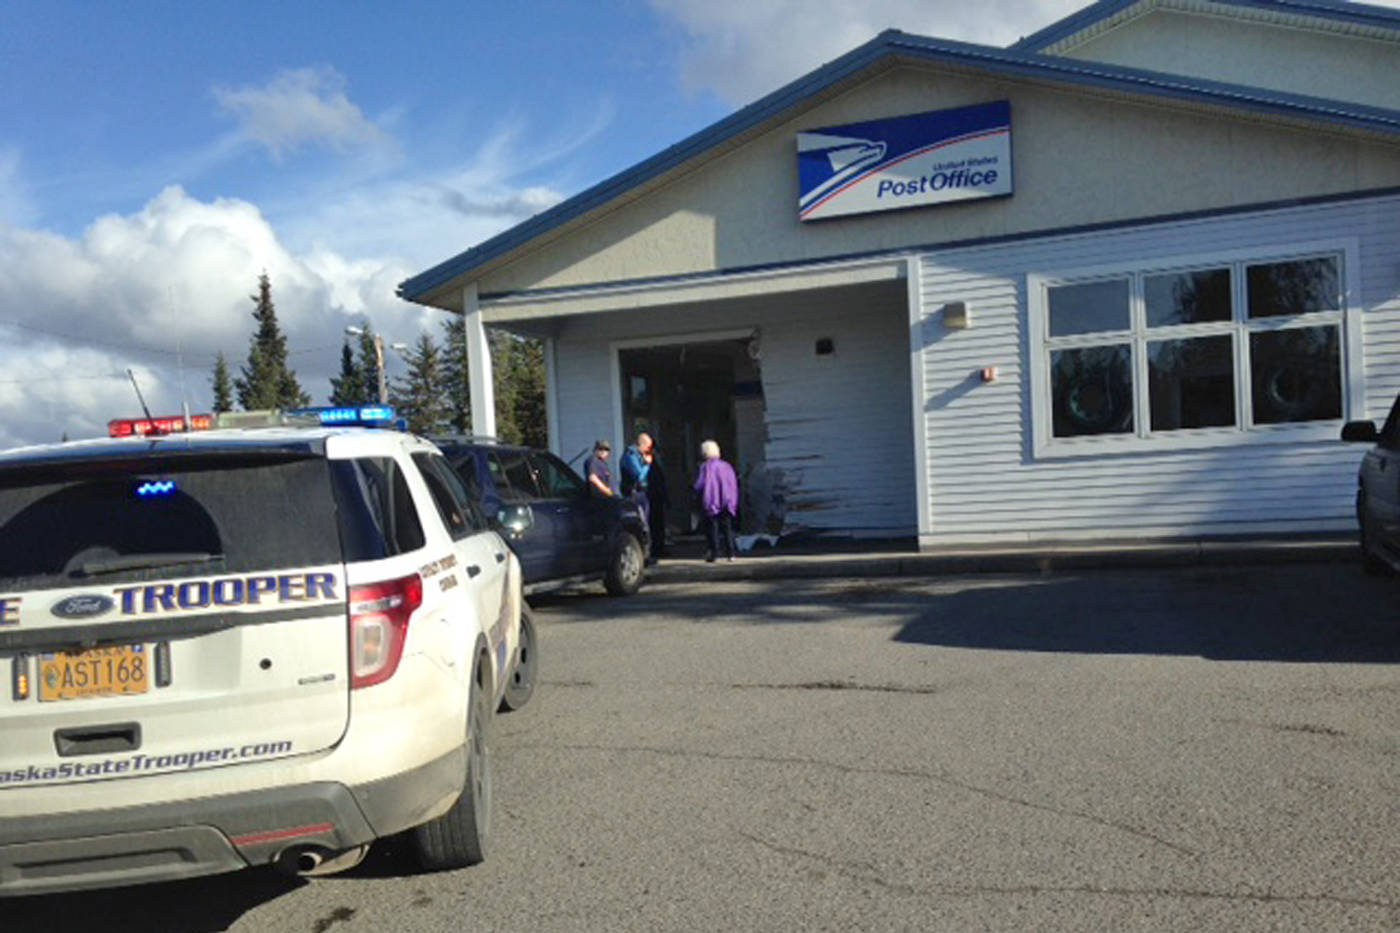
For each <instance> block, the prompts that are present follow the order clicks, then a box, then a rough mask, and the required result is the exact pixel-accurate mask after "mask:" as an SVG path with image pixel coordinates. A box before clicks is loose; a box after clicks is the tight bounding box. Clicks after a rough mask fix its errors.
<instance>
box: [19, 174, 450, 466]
mask: <svg viewBox="0 0 1400 933" xmlns="http://www.w3.org/2000/svg"><path fill="white" fill-rule="evenodd" d="M264 270H265V271H266V272H267V274H268V276H269V278H270V279H271V282H272V297H273V301H274V303H275V305H276V308H277V316H278V320H279V322H280V324H281V326H282V329H283V331H284V332H285V333H286V335H287V339H288V346H289V350H290V352H291V356H290V362H291V365H292V366H293V368H295V369H296V371H297V377H298V379H299V381H300V382H301V385H302V388H303V389H305V390H306V391H308V392H309V393H310V394H311V395H312V396H313V397H314V398H316V399H320V400H323V399H324V398H325V396H326V394H327V392H328V391H329V378H330V376H331V375H333V374H334V373H335V372H336V371H337V369H338V367H339V362H340V343H341V340H342V334H343V331H344V328H345V326H346V325H347V324H360V323H363V322H364V321H366V320H368V321H369V322H371V324H372V325H373V326H374V327H375V329H377V330H379V331H380V332H382V333H384V334H385V335H386V336H387V337H389V338H390V339H391V340H403V341H412V340H414V339H415V338H416V337H417V335H418V333H419V332H420V330H421V329H422V328H423V327H425V326H427V327H430V328H431V329H432V331H433V333H434V334H435V335H437V334H440V328H441V321H442V319H443V317H444V315H443V314H442V313H441V312H433V311H427V310H426V309H421V308H418V307H416V306H413V305H409V304H407V303H405V302H402V301H400V300H399V299H398V298H396V297H395V296H394V286H395V285H397V283H398V282H400V281H402V280H403V279H404V278H406V277H407V276H408V275H410V274H412V273H414V272H416V271H418V270H417V269H413V268H409V267H408V266H406V265H404V264H402V263H396V262H393V261H379V260H371V259H360V260H350V259H346V258H344V257H343V256H341V255H339V254H337V253H334V252H332V251H329V250H325V249H318V250H309V251H306V252H304V253H293V252H292V251H290V250H289V249H287V247H286V246H285V245H284V244H283V243H282V241H281V240H280V239H279V237H278V234H277V232H276V231H275V230H274V229H273V228H272V226H271V225H270V224H269V223H268V221H267V220H266V218H265V217H264V216H263V215H262V213H261V212H260V211H259V210H258V209H257V208H256V207H254V206H253V205H251V204H248V203H247V202H244V201H238V200H225V199H221V200H216V201H213V202H202V201H199V200H196V199H193V198H191V197H190V196H189V195H188V194H186V193H185V192H184V191H183V190H181V189H180V188H174V187H172V188H167V189H166V190H164V191H162V192H161V193H160V194H159V195H157V196H156V197H155V198H154V199H152V200H151V201H150V202H149V203H148V204H146V205H145V206H144V207H143V208H142V209H141V210H140V211H137V212H135V213H133V214H130V215H121V216H118V215H109V216H106V217H102V218H100V219H98V220H97V221H95V222H94V223H93V224H92V225H90V226H89V227H88V228H87V229H86V230H85V231H83V233H82V234H81V235H80V236H78V237H75V238H67V237H61V236H57V235H54V234H50V233H43V232H38V231H33V230H25V229H21V228H17V227H13V226H5V225H3V224H0V308H3V309H4V312H5V313H4V315H3V317H0V447H10V446H15V445H18V444H23V443H34V442H40V441H51V440H57V439H58V438H59V436H60V435H62V434H63V433H64V432H67V433H68V434H69V435H70V436H71V437H81V436H93V435H100V434H102V433H104V432H105V429H106V422H107V421H108V420H109V419H111V418H115V417H128V416H131V415H133V414H134V413H136V412H138V411H139V406H138V405H137V401H136V396H135V394H134V392H133V391H132V388H131V385H130V382H129V381H128V379H127V376H126V369H127V368H128V367H131V368H133V369H135V370H136V374H137V378H138V380H139V381H140V384H141V389H142V391H143V392H144V393H145V394H146V399H147V401H148V403H149V404H150V407H151V409H152V411H153V412H156V413H166V414H173V413H178V412H179V411H180V405H181V401H182V398H187V399H188V400H189V403H190V405H191V408H192V410H196V411H203V410H208V408H209V404H210V399H211V392H210V386H209V377H210V375H211V372H212V368H213V361H214V356H215V354H216V353H218V352H220V351H222V352H223V353H224V354H225V355H226V357H227V358H228V360H229V364H230V367H231V369H232V370H233V371H234V374H235V375H236V374H237V371H238V367H239V365H240V364H241V362H242V361H243V359H244V358H245V357H246V354H247V350H248V341H249V338H250V336H251V334H252V331H253V319H252V317H251V311H252V309H253V303H252V301H250V300H249V296H250V295H252V294H253V293H254V292H255V291H256V288H257V277H258V275H259V274H260V273H261V272H263V271H264ZM177 351H178V353H179V355H180V356H179V357H177ZM180 358H183V364H184V365H183V368H181V367H180V366H179V365H177V362H178V361H179V359H180ZM391 368H392V367H391ZM182 385H183V391H182Z"/></svg>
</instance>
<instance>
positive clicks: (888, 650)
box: [0, 564, 1400, 933]
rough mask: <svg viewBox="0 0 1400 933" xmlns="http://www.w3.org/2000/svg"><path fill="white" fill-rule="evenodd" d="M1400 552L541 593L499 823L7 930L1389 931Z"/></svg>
mask: <svg viewBox="0 0 1400 933" xmlns="http://www.w3.org/2000/svg"><path fill="white" fill-rule="evenodd" d="M1397 587H1400V580H1395V579H1386V580H1372V579H1366V578H1364V577H1362V576H1361V574H1360V572H1359V571H1358V570H1357V569H1356V568H1355V567H1354V566H1351V565H1348V564H1308V565H1299V566H1286V567H1237V568H1231V567H1198V568H1175V569H1159V570H1117V571H1076V572H1071V573H1055V574H1047V575H1035V574H1027V575H968V576H960V577H948V578H941V579H926V580H912V579H876V580H869V579H852V580H801V581H776V580H775V581H731V582H724V581H715V582H693V583H676V584H668V585H664V586H652V587H649V588H647V589H644V590H643V592H642V593H641V594H640V595H638V596H636V597H634V598H632V599H627V600H613V599H609V598H607V597H605V596H603V595H602V594H601V590H599V591H597V592H596V593H595V592H593V591H582V592H579V593H574V594H568V595H559V596H551V597H542V598H540V599H538V600H537V618H538V620H539V624H540V632H541V657H542V663H543V665H544V669H543V672H542V676H543V681H544V682H543V683H542V685H541V687H540V689H539V691H538V693H537V695H536V697H535V700H534V702H533V703H532V705H531V706H530V707H528V708H526V709H525V710H524V711H522V712H520V713H516V714H512V715H509V716H503V717H498V719H497V721H496V723H497V731H496V737H495V755H496V758H495V763H496V779H497V783H496V802H497V810H496V818H497V830H498V844H497V846H496V849H495V851H494V853H492V855H491V857H490V859H489V861H488V862H487V863H486V864H484V865H481V866H478V867H477V868H473V869H468V870H466V871H461V872H455V873H450V874H444V875H436V876H420V875H416V874H414V873H413V871H412V866H411V865H410V864H409V863H408V862H407V860H406V859H405V858H404V856H403V854H402V852H401V851H399V850H397V849H396V848H395V847H394V846H393V845H392V844H389V845H382V846H380V847H379V848H378V850H377V851H375V852H374V853H373V854H372V855H371V857H370V859H369V860H368V861H367V862H366V864H365V865H363V866H361V867H360V868H359V869H357V870H356V871H354V872H352V873H350V874H347V875H342V876H338V877H335V878H326V879H318V880H316V881H313V882H311V883H305V882H302V881H296V880H288V879H283V878H281V877H280V876H276V875H272V874H269V873H265V872H244V873H241V874H237V875H229V876H222V877H217V878H209V879H202V880H199V881H196V882H187V883H182V884H171V885H161V886H154V887H148V888H141V889H130V890H127V891H120V892H100V893H92V894H77V895H67V896H63V897H57V898H42V899H31V900H21V901H13V902H7V903H5V904H4V905H3V909H0V918H3V919H0V930H6V931H8V930H26V929H45V930H50V931H52V930H61V929H70V928H71V929H74V930H77V929H82V930H89V929H91V928H92V926H93V924H94V923H96V922H98V918H101V925H102V929H104V930H105V931H112V933H116V931H125V930H133V931H135V930H140V931H201V933H203V931H222V930H239V931H243V930H247V931H253V930H257V931H284V930H285V931H296V933H331V931H337V933H338V931H342V930H343V931H345V933H349V931H352V930H356V929H362V930H377V929H393V930H396V931H414V930H424V931H429V930H431V931H448V930H452V931H456V930H461V929H469V928H471V929H487V930H590V931H592V930H728V929H746V930H795V929H812V930H891V929H910V930H957V931H964V930H984V929H985V930H1011V929H1017V930H1113V931H1131V930H1188V929H1189V930H1230V931H1238V930H1300V931H1304V930H1306V931H1316V930H1338V929H1346V930H1394V929H1397V928H1400V894H1397V892H1400V612H1397V594H1400V589H1397Z"/></svg>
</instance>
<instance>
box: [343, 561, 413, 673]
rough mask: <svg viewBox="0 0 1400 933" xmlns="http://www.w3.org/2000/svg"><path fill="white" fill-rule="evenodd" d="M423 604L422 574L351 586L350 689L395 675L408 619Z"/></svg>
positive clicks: (401, 654) (406, 633) (405, 636)
mask: <svg viewBox="0 0 1400 933" xmlns="http://www.w3.org/2000/svg"><path fill="white" fill-rule="evenodd" d="M421 605H423V578H422V577H420V576H418V574H416V573H415V574H410V575H409V576H406V577H400V578H399V579H397V580H385V581H384V582H382V583H367V584H365V585H364V586H352V587H350V689H351V690H358V689H360V688H361V687H370V686H373V685H374V684H378V683H383V682H384V681H386V680H388V679H389V678H390V677H393V676H394V671H396V670H398V668H399V658H401V657H403V644H404V641H405V640H406V639H407V638H408V619H409V616H411V615H413V610H415V609H417V608H418V607H419V606H421Z"/></svg>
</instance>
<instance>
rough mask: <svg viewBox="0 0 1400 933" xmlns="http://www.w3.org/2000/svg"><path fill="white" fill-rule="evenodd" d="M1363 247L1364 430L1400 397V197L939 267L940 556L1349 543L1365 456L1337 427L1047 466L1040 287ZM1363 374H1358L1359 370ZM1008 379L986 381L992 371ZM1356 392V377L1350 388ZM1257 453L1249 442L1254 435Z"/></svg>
mask: <svg viewBox="0 0 1400 933" xmlns="http://www.w3.org/2000/svg"><path fill="white" fill-rule="evenodd" d="M1338 240H1347V241H1351V242H1354V243H1355V244H1356V245H1355V248H1354V256H1355V262H1354V263H1353V262H1352V255H1353V253H1352V251H1348V257H1347V261H1348V263H1349V264H1351V265H1354V268H1351V269H1348V272H1347V278H1348V281H1349V282H1350V283H1354V285H1353V291H1354V294H1351V295H1349V296H1348V310H1347V312H1346V314H1347V315H1348V316H1349V317H1351V316H1359V317H1360V322H1361V327H1360V328H1359V329H1358V336H1357V338H1356V340H1355V341H1354V343H1350V344H1348V345H1347V346H1346V347H1345V348H1344V361H1345V365H1346V366H1347V367H1348V368H1349V372H1348V373H1346V374H1344V379H1345V380H1346V381H1347V383H1348V384H1349V385H1350V386H1353V387H1360V386H1361V385H1362V384H1363V382H1364V386H1365V390H1364V394H1363V393H1362V392H1359V391H1358V392H1357V393H1356V394H1357V395H1358V396H1359V397H1358V398H1356V399H1353V400H1352V407H1351V412H1352V414H1353V415H1354V416H1357V417H1371V418H1378V417H1381V416H1383V415H1384V413H1385V411H1386V410H1387V408H1388V407H1389V404H1390V402H1391V400H1392V399H1393V398H1394V396H1395V394H1396V392H1397V390H1400V198H1397V197H1394V196H1391V197H1381V198H1375V199H1370V200H1366V201H1356V202H1348V203H1340V204H1330V205H1318V206H1310V207H1301V208H1289V209H1282V210H1274V211H1268V212H1262V213H1258V214H1252V215H1241V216H1223V217H1216V218H1208V219H1202V220H1196V221H1190V222H1180V223H1171V224H1162V225H1158V226H1153V227H1146V228H1140V229H1127V230H1113V231H1105V232H1101V233H1091V234H1082V235H1075V236H1065V237H1056V238H1047V239H1043V240H1036V241H1031V242H1021V243H1014V244H1006V245H1000V246H988V247H981V248H971V249H965V250H957V251H948V252H944V253H933V254H928V255H925V256H924V257H922V259H921V261H920V263H919V268H920V293H921V295H922V301H923V307H922V319H921V322H920V327H919V328H918V332H919V334H920V341H921V345H922V347H923V349H922V369H923V379H924V384H925V391H926V395H927V399H926V403H925V406H924V411H925V417H924V419H923V429H924V431H925V443H926V445H927V451H928V455H927V469H928V478H927V484H928V490H929V495H928V502H927V503H926V507H927V508H928V510H929V513H928V515H927V517H926V518H927V522H928V528H929V529H930V532H929V533H928V534H927V535H925V536H924V540H923V543H924V544H925V545H936V544H940V543H955V542H966V541H1015V542H1023V541H1035V540H1042V541H1044V540H1053V539H1056V538H1063V539H1073V538H1094V537H1103V538H1124V537H1157V536H1195V535H1212V534H1244V533H1250V532H1263V531H1307V530H1346V529H1350V528H1351V527H1352V525H1353V523H1354V519H1353V517H1352V500H1353V496H1354V494H1355V487H1356V464H1357V462H1358V460H1359V459H1360V456H1361V453H1362V452H1361V450H1360V449H1359V448H1357V447H1356V446H1355V445H1346V444H1342V443H1340V442H1339V441H1338V440H1336V434H1335V431H1334V430H1331V429H1328V430H1326V431H1324V432H1322V434H1311V433H1310V434H1308V435H1307V436H1306V439H1300V440H1297V441H1290V442H1283V443H1270V444H1249V443H1242V442H1241V443H1233V442H1231V441H1230V440H1229V439H1224V440H1222V441H1221V442H1220V443H1216V444H1213V445H1212V446H1209V447H1205V448H1202V449H1181V448H1180V447H1177V446H1174V445H1172V444H1171V443H1170V442H1169V443H1168V444H1166V445H1164V446H1163V447H1161V448H1158V449H1154V447H1153V445H1152V444H1151V443H1150V441H1152V440H1156V439H1155V438H1151V439H1147V440H1146V441H1144V442H1143V443H1142V444H1140V445H1139V446H1137V447H1135V448H1134V449H1133V450H1132V451H1131V452H1128V453H1119V454H1112V455H1099V454H1097V453H1095V452H1094V451H1092V450H1085V451H1083V452H1082V453H1081V452H1076V453H1080V455H1078V456H1070V457H1065V458H1053V459H1052V458H1047V457H1044V456H1038V455H1037V451H1036V447H1035V443H1034V433H1035V432H1034V431H1033V424H1032V421H1031V418H1030V412H1031V411H1032V410H1034V409H1033V401H1032V400H1033V393H1032V389H1031V382H1030V379H1031V372H1030V367H1029V366H1028V365H1027V364H1028V360H1029V358H1030V357H1029V356H1028V354H1031V353H1036V352H1043V349H1042V348H1040V347H1038V346H1037V345H1036V344H1035V343H1034V341H1033V339H1032V337H1031V331H1030V328H1029V326H1028V323H1029V318H1028V301H1027V288H1028V285H1027V283H1028V280H1029V281H1032V282H1033V281H1034V280H1035V278H1036V277H1037V276H1045V277H1053V276H1055V275H1056V274H1058V273H1060V272H1061V271H1062V270H1074V269H1091V268H1096V267H1098V268H1103V267H1110V266H1114V265H1120V266H1127V265H1130V264H1141V265H1142V267H1144V268H1147V267H1150V266H1151V265H1152V264H1153V263H1156V262H1164V261H1168V260H1170V259H1171V258H1172V257H1179V256H1203V255H1206V256H1208V255H1210V254H1212V253H1216V254H1219V255H1220V256H1227V255H1239V254H1240V253H1241V251H1246V250H1250V251H1254V250H1257V251H1258V252H1260V253H1261V254H1266V253H1268V252H1270V251H1271V250H1272V251H1278V252H1281V253H1292V252H1296V247H1297V246H1298V245H1299V244H1308V243H1316V242H1322V241H1334V242H1335V241H1338ZM954 301H963V302H966V303H967V305H968V308H969V309H970V312H971V315H972V326H971V327H970V328H968V329H966V330H947V329H945V328H944V327H943V325H942V321H941V310H942V308H943V306H944V305H946V304H948V303H949V302H954ZM1358 356H1359V357H1360V359H1357V357H1358ZM987 366H996V367H997V369H998V378H997V380H996V381H995V382H991V383H983V382H982V381H981V379H980V377H979V371H980V369H981V368H982V367H987ZM1348 377H1351V378H1348ZM1237 433H1238V435H1239V438H1240V440H1241V441H1244V440H1246V439H1247V432H1243V431H1241V432H1237Z"/></svg>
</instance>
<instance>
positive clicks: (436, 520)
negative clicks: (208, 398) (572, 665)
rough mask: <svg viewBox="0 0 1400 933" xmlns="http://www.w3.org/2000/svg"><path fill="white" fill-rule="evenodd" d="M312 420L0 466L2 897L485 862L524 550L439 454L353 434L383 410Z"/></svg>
mask: <svg viewBox="0 0 1400 933" xmlns="http://www.w3.org/2000/svg"><path fill="white" fill-rule="evenodd" d="M308 414H309V415H313V416H315V420H319V421H320V422H321V423H322V426H318V427H288V426H267V427H260V428H256V429H253V428H245V429H234V430H218V429H215V430H209V431H196V432H194V433H184V432H183V431H182V432H181V433H171V434H160V433H158V432H159V430H160V428H161V427H162V425H161V424H159V423H156V424H152V423H151V422H149V421H146V422H113V423H112V425H111V426H110V427H111V433H112V434H114V435H118V434H123V433H127V434H130V433H142V432H149V433H145V436H138V437H126V438H116V439H103V440H95V441H84V442H77V443H66V444H57V445H51V446H44V447H30V448H24V449H21V450H15V451H10V452H7V453H4V454H0V737H3V739H0V895H17V894H35V893H47V892H54V891H66V890H74V889H82V888H95V887H109V886H116V885H125V884H135V883H141V882H148V881H166V880H172V879H179V878H188V877H192V876H196V875H204V874H211V873H215V872H222V871H229V870H233V869H238V868H243V867H246V866H251V865H265V864H275V865H278V866H279V867H282V868H284V869H286V870H290V871H297V872H301V873H308V874H317V873H325V872H328V871H332V870H339V869H342V868H347V867H350V866H352V865H354V864H356V863H357V862H358V861H359V860H360V859H361V858H362V857H363V856H364V853H365V851H366V850H367V848H368V846H369V843H370V842H371V841H373V840H374V839H376V838H379V837H382V836H387V835H390V834H393V833H399V832H403V831H407V832H406V837H407V838H408V839H409V840H410V841H411V843H412V846H413V848H414V850H415V851H416V854H417V856H418V858H419V860H420V862H421V863H422V864H423V866H424V867H426V868H428V869H446V868H456V867H461V866H465V865H470V864H473V863H475V862H479V861H481V859H482V858H483V857H484V856H485V854H486V850H487V846H488V842H489V838H490V837H489V831H490V822H491V775H490V768H489V764H490V762H489V749H490V745H489V737H490V728H491V719H492V715H493V713H494V712H495V711H496V709H497V707H498V706H499V707H501V708H504V709H514V708H518V707H519V706H521V705H522V704H524V703H525V702H526V701H527V700H528V699H529V697H530V693H531V691H532V688H533V677H534V664H535V640H534V626H533V624H532V622H531V620H530V616H529V610H528V607H526V605H525V603H524V600H523V598H522V596H521V574H520V565H519V563H518V562H517V560H516V559H515V557H514V556H513V555H512V554H511V551H510V549H509V548H508V547H507V546H506V545H505V543H504V542H503V541H502V540H501V539H500V538H499V537H498V536H497V535H496V533H495V532H493V531H491V530H490V528H489V527H488V525H487V522H486V519H485V518H484V517H483V516H482V515H481V513H480V511H479V510H478V509H477V508H476V506H475V505H474V504H473V503H472V502H471V500H470V498H469V497H468V496H467V495H466V491H465V489H463V487H462V484H461V482H460V480H459V479H458V477H457V475H456V474H455V473H454V472H453V470H452V469H451V468H449V467H448V465H447V464H446V462H445V461H444V459H443V457H442V455H441V453H440V452H439V451H438V450H437V448H435V447H434V446H433V445H432V444H430V443H429V442H427V441H425V440H422V439H420V438H417V437H414V436H412V435H410V434H407V433H403V432H401V431H394V430H383V429H373V428H367V427H361V426H347V425H350V424H351V423H358V422H362V421H365V420H385V419H390V420H391V419H392V418H393V413H392V410H391V409H386V408H382V407H378V406H368V407H365V408H362V409H334V410H321V411H319V412H318V411H312V412H309V413H308V412H303V413H301V417H302V418H305V417H307V416H308ZM263 417H264V418H265V420H267V421H273V422H278V423H279V424H283V425H285V423H286V422H287V421H289V420H295V419H288V418H285V417H280V416H263ZM197 420H202V421H204V422H207V421H209V420H210V419H209V418H208V416H200V419H197ZM177 421H178V422H183V421H184V419H177ZM313 423H314V421H313ZM178 426H179V427H184V424H179V425H178ZM164 427H166V428H167V429H168V428H170V427H171V426H170V425H164Z"/></svg>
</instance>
